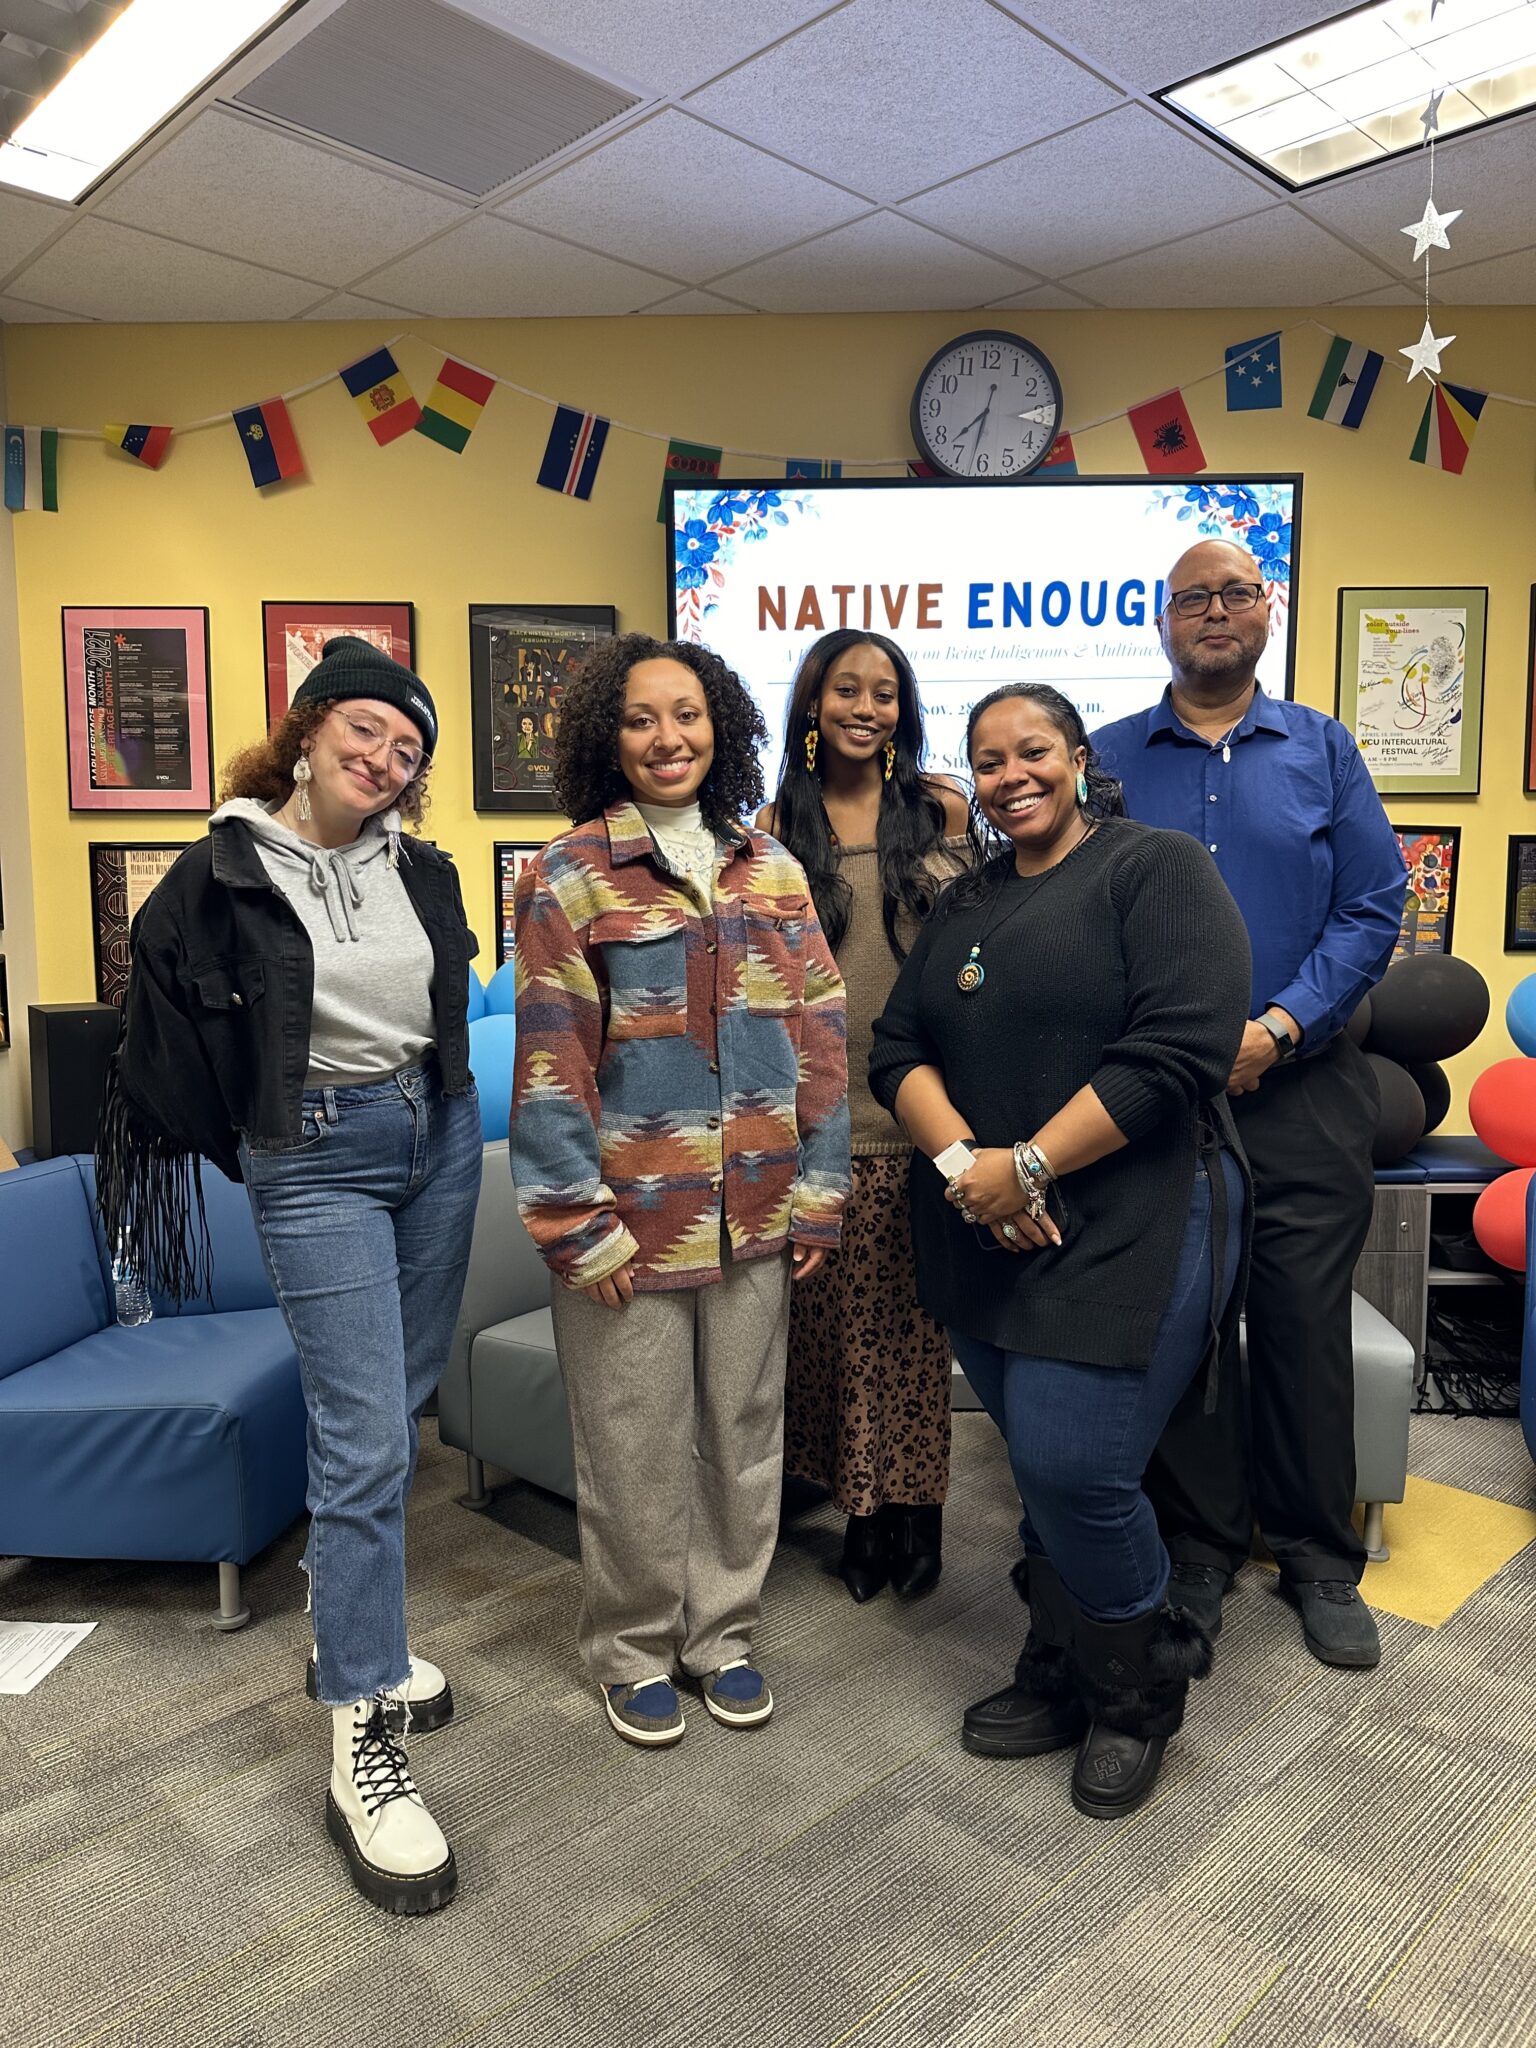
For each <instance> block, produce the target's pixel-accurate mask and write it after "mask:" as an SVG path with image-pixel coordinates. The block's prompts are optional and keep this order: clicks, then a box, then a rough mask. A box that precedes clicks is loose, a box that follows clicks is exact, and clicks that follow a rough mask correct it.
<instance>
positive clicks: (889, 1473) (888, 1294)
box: [784, 1153, 951, 1515]
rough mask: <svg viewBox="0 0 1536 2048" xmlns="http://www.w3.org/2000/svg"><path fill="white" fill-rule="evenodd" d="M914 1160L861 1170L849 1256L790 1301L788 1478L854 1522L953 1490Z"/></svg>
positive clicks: (941, 1338)
mask: <svg viewBox="0 0 1536 2048" xmlns="http://www.w3.org/2000/svg"><path fill="white" fill-rule="evenodd" d="M907 1161H908V1155H906V1154H905V1153H901V1154H897V1155H896V1156H894V1157H891V1156H887V1155H880V1156H877V1157H874V1158H866V1159H855V1160H854V1162H853V1188H852V1191H851V1193H850V1194H849V1197H848V1204H847V1207H846V1208H845V1209H844V1211H843V1240H842V1245H841V1248H840V1249H839V1250H838V1251H837V1252H836V1253H835V1254H834V1255H833V1257H831V1258H830V1259H828V1261H827V1263H826V1264H825V1266H823V1268H822V1270H821V1271H820V1272H819V1273H818V1274H817V1275H816V1276H815V1278H814V1279H812V1280H807V1281H806V1282H805V1283H804V1285H803V1286H796V1287H794V1288H792V1289H791V1291H790V1310H789V1370H788V1378H787V1381H786V1385H785V1397H784V1399H785V1407H784V1469H785V1471H786V1472H788V1473H790V1474H792V1475H793V1476H794V1477H795V1478H797V1479H808V1480H811V1481H813V1482H814V1483H815V1484H817V1485H819V1486H825V1487H828V1488H829V1489H830V1490H831V1494H832V1499H833V1502H834V1504H835V1505H836V1506H837V1508H838V1510H839V1511H840V1512H841V1513H842V1514H845V1515H869V1514H873V1513H874V1511H875V1509H876V1508H878V1507H882V1506H884V1505H885V1503H886V1502H888V1501H889V1502H896V1503H900V1504H902V1505H904V1506H916V1505H918V1504H926V1503H933V1504H937V1503H939V1502H941V1501H942V1500H943V1499H944V1496H945V1493H946V1491H947V1490H948V1486H949V1399H950V1361H951V1353H950V1346H949V1339H948V1338H947V1337H946V1336H945V1334H944V1332H943V1330H941V1329H940V1328H939V1325H938V1324H937V1323H935V1322H934V1321H933V1320H932V1319H931V1318H930V1317H929V1316H928V1315H927V1314H926V1313H925V1312H924V1311H923V1310H922V1309H921V1308H919V1306H918V1302H917V1290H916V1279H915V1275H914V1272H913V1265H912V1229H911V1222H910V1217H909V1211H908V1207H907Z"/></svg>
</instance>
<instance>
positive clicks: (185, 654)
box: [64, 605, 213, 811]
mask: <svg viewBox="0 0 1536 2048" xmlns="http://www.w3.org/2000/svg"><path fill="white" fill-rule="evenodd" d="M64 717H65V725H66V728H67V731H68V735H69V808H70V809H71V810H72V811H206V810H208V809H209V808H210V807H211V805H212V802H213V765H212V760H213V730H212V722H211V718H210V714H209V709H208V609H207V607H206V605H174V606H166V607H163V608H160V609H145V608H142V607H138V606H134V607H131V608H128V607H118V608H116V609H97V608H96V607H94V606H89V605H65V607H64Z"/></svg>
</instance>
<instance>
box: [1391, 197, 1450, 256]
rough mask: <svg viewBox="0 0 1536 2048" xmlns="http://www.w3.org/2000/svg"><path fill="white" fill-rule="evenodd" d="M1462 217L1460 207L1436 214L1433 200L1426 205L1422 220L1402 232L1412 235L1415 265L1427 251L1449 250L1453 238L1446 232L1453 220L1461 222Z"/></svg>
mask: <svg viewBox="0 0 1536 2048" xmlns="http://www.w3.org/2000/svg"><path fill="white" fill-rule="evenodd" d="M1461 215H1462V209H1461V207H1459V206H1458V207H1457V208H1456V209H1455V210H1454V211H1453V212H1451V213H1436V211H1435V202H1434V201H1433V199H1431V200H1428V201H1427V202H1426V203H1425V207H1424V212H1423V216H1422V218H1421V219H1419V220H1416V221H1414V223H1413V224H1412V226H1411V227H1406V228H1404V229H1403V230H1402V232H1403V233H1404V234H1405V235H1412V237H1413V260H1414V262H1415V263H1417V262H1418V261H1419V259H1420V257H1421V256H1423V255H1424V253H1425V252H1426V250H1429V249H1449V247H1450V246H1451V238H1450V236H1449V235H1448V234H1447V233H1446V232H1445V231H1446V229H1447V228H1448V227H1449V226H1450V224H1451V222H1452V221H1453V220H1460V219H1461Z"/></svg>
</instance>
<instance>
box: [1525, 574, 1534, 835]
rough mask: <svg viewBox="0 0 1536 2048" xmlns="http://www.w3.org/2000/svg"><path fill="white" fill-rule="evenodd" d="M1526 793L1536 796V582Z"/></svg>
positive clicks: (1528, 655) (1529, 650)
mask: <svg viewBox="0 0 1536 2048" xmlns="http://www.w3.org/2000/svg"><path fill="white" fill-rule="evenodd" d="M1525 793H1526V795H1527V796H1536V583H1533V584H1532V585H1531V630H1530V637H1529V639H1528V640H1527V641H1526V647H1525Z"/></svg>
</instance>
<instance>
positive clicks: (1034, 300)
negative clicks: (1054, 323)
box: [988, 284, 1093, 313]
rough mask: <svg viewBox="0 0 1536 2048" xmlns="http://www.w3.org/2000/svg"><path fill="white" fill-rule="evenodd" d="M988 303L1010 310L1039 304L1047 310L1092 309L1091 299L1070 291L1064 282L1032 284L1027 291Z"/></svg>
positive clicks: (1065, 311) (995, 307)
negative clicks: (1080, 296)
mask: <svg viewBox="0 0 1536 2048" xmlns="http://www.w3.org/2000/svg"><path fill="white" fill-rule="evenodd" d="M988 304H989V305H990V306H992V307H993V308H994V309H995V310H999V311H1003V310H1010V309H1012V308H1014V307H1025V308H1027V307H1029V306H1038V307H1041V308H1043V309H1045V310H1046V311H1050V312H1061V313H1081V312H1083V311H1085V310H1088V309H1091V307H1092V305H1093V301H1092V300H1091V299H1084V298H1079V297H1078V295H1077V293H1076V292H1069V291H1068V290H1067V288H1066V286H1065V285H1064V284H1037V285H1032V286H1031V287H1030V289H1029V290H1028V291H1027V292H1015V293H1014V294H1013V296H1012V297H1011V298H1007V299H991V300H989V301H988Z"/></svg>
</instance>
